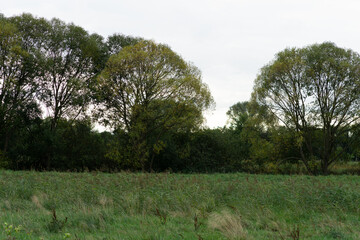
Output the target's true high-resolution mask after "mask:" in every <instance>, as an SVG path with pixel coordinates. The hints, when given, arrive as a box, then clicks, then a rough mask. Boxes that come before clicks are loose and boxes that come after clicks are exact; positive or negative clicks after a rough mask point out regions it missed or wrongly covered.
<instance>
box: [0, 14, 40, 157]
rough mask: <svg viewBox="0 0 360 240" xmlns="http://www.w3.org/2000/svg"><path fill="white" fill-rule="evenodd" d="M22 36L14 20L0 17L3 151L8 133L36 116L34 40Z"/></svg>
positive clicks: (0, 100) (0, 122)
mask: <svg viewBox="0 0 360 240" xmlns="http://www.w3.org/2000/svg"><path fill="white" fill-rule="evenodd" d="M24 17H26V16H24ZM41 22H42V21H41V20H39V21H38V22H37V24H41ZM28 31H30V30H29V29H28ZM24 36H25V34H24V33H23V32H22V31H21V29H20V28H19V25H18V24H17V23H16V21H14V19H9V18H5V17H1V18H0V135H2V136H4V139H3V140H4V147H3V151H5V152H6V150H7V147H8V143H9V138H10V135H11V134H13V133H14V132H15V130H19V129H20V128H21V126H22V125H24V122H25V121H28V120H30V119H33V118H35V117H38V116H39V115H40V110H39V108H38V106H37V103H36V101H35V92H36V83H35V81H34V79H35V78H36V77H37V76H38V75H39V72H38V70H37V67H38V64H37V63H38V62H37V54H36V52H37V51H36V47H35V41H34V40H35V39H34V37H28V38H27V39H26V40H27V41H25V38H24Z"/></svg>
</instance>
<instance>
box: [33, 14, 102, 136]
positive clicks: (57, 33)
mask: <svg viewBox="0 0 360 240" xmlns="http://www.w3.org/2000/svg"><path fill="white" fill-rule="evenodd" d="M48 27H49V28H48V31H47V34H46V35H44V36H43V37H44V40H43V43H44V44H43V46H42V49H41V50H42V51H41V52H42V56H41V57H42V61H43V65H42V71H43V75H42V76H41V77H40V79H39V82H40V85H41V91H40V94H39V96H40V97H39V99H40V100H41V101H42V102H43V103H44V104H45V106H46V107H47V108H48V111H49V115H50V117H51V119H52V123H51V129H56V126H57V123H58V121H59V120H60V119H61V118H65V117H68V118H70V119H76V118H77V117H78V116H79V115H80V114H81V113H84V112H85V110H86V107H87V106H88V104H89V102H90V95H89V88H90V86H91V84H92V79H94V77H95V75H96V74H97V73H98V71H99V70H100V69H99V68H98V66H97V64H101V63H99V62H97V60H98V58H101V55H102V53H101V51H102V50H103V47H102V38H101V37H100V36H98V35H96V34H94V35H89V34H88V33H87V32H86V31H85V30H84V29H83V28H81V27H78V26H75V25H73V24H65V23H64V22H62V21H60V20H58V19H52V20H51V21H49V22H48Z"/></svg>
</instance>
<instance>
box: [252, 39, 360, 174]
mask: <svg viewBox="0 0 360 240" xmlns="http://www.w3.org/2000/svg"><path fill="white" fill-rule="evenodd" d="M359 69H360V56H359V54H357V53H355V52H353V51H351V50H346V49H342V48H339V47H337V46H335V44H333V43H328V42H326V43H323V44H314V45H311V46H309V47H306V48H302V49H298V48H292V49H285V50H284V51H282V52H280V53H278V54H277V55H276V58H275V60H274V61H272V62H271V63H270V64H268V65H266V66H265V67H263V68H262V69H261V73H260V74H259V76H258V78H257V79H256V81H255V88H254V92H253V95H252V101H253V102H254V103H256V104H258V105H259V106H262V107H265V108H267V109H269V110H270V111H271V112H272V114H274V115H275V116H276V117H277V119H278V120H279V121H280V122H281V124H282V125H283V126H286V127H287V128H288V130H290V131H292V132H293V133H294V134H295V135H296V136H297V137H298V138H299V139H298V140H297V141H296V142H297V144H298V146H299V151H300V154H301V159H302V161H303V162H304V164H305V165H306V167H307V168H308V170H309V171H310V172H312V173H316V172H317V171H318V169H317V167H316V168H315V169H314V168H313V166H310V165H312V164H313V163H312V162H311V161H313V160H312V159H315V158H317V159H319V160H320V166H319V170H320V171H321V172H322V173H327V170H328V167H329V166H331V164H333V163H334V162H336V161H338V160H339V159H340V156H341V155H342V154H341V153H340V152H337V149H339V148H338V147H337V146H338V144H339V141H338V140H339V138H341V137H342V136H343V135H344V134H345V135H346V134H347V133H349V132H351V129H352V128H353V127H356V126H357V125H354V124H353V123H355V122H357V121H358V120H359V117H360V115H359V114H358V109H359V104H360V95H359V93H358V89H359V86H360V77H359ZM314 135H315V136H316V138H318V139H317V140H319V141H316V143H317V144H318V147H319V149H318V150H317V149H314V147H313V143H314V142H313V140H314V139H313V138H314Z"/></svg>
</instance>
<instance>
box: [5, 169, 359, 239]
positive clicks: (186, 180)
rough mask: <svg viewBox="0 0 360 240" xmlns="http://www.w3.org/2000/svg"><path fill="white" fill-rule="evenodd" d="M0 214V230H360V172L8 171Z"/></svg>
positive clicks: (204, 233) (161, 235) (199, 234)
mask: <svg viewBox="0 0 360 240" xmlns="http://www.w3.org/2000/svg"><path fill="white" fill-rule="evenodd" d="M54 213H55V215H56V217H55V216H54ZM0 224H1V233H0V239H86V240H87V239H360V177H358V176H345V175H341V176H326V177H311V176H281V175H250V174H240V173H239V174H193V175H190V174H189V175H185V174H166V173H162V174H143V173H137V174H136V173H117V174H105V173H59V172H44V173H39V172H11V171H0ZM10 225H12V226H10ZM19 226H20V228H18V227H19ZM15 228H16V229H15Z"/></svg>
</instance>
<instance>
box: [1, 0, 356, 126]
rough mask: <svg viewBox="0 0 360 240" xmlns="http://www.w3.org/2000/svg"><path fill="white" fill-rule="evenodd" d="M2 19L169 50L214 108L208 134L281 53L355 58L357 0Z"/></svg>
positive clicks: (111, 0) (45, 6)
mask: <svg viewBox="0 0 360 240" xmlns="http://www.w3.org/2000/svg"><path fill="white" fill-rule="evenodd" d="M0 12H1V13H3V14H4V15H5V16H7V17H9V16H13V15H19V14H21V13H23V12H27V13H32V14H33V15H35V16H38V17H45V18H47V19H51V18H53V17H57V18H60V19H61V20H63V21H65V22H68V23H69V22H73V23H74V24H76V25H79V26H81V27H83V28H85V29H86V30H88V31H89V32H90V33H94V32H95V33H98V34H100V35H102V36H104V37H105V38H106V37H107V36H108V35H111V34H113V33H122V34H125V35H132V36H140V37H143V38H146V39H153V40H155V41H156V42H158V43H166V44H168V45H169V46H170V47H171V48H172V49H173V50H174V51H175V52H177V53H178V54H180V55H181V56H182V57H183V58H184V59H185V60H187V61H191V62H193V63H194V64H195V65H196V66H197V67H198V68H200V69H201V71H202V73H203V81H204V82H205V83H206V84H208V86H209V87H210V90H211V92H212V95H213V97H214V99H215V102H216V109H215V110H214V111H212V112H211V113H207V114H206V116H207V125H208V126H209V127H212V128H213V127H218V126H224V125H225V124H226V120H227V116H226V111H227V110H228V109H229V107H230V106H231V105H233V104H235V103H236V102H238V101H246V100H249V98H250V95H251V91H252V87H253V82H254V79H255V78H256V75H257V74H258V72H259V70H260V68H261V67H262V66H264V65H265V64H267V63H268V62H270V61H271V60H272V59H273V58H274V55H275V54H276V53H277V52H279V51H282V50H283V49H284V48H286V47H304V46H306V45H309V44H313V43H321V42H324V41H331V42H334V43H336V44H337V45H338V46H339V47H344V48H351V49H353V50H354V51H356V52H360V1H358V0H342V1H340V0H271V1H270V0H181V1H179V0H132V1H131V0H101V1H99V0H56V1H53V0H0Z"/></svg>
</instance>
